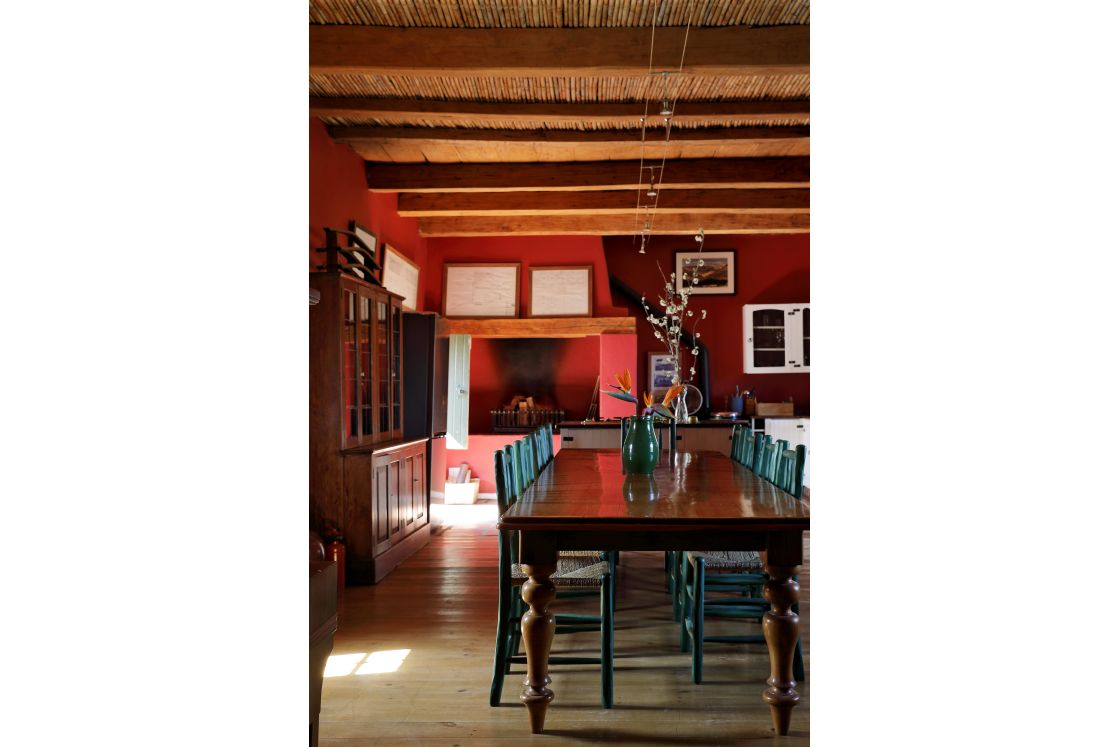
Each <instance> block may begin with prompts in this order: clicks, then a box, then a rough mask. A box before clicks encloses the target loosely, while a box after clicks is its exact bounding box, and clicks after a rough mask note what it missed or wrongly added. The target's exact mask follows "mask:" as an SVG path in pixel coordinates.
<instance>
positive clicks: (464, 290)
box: [443, 262, 521, 319]
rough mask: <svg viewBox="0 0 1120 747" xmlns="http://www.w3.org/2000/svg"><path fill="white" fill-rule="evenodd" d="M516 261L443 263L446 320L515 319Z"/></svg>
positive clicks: (518, 267) (518, 265)
mask: <svg viewBox="0 0 1120 747" xmlns="http://www.w3.org/2000/svg"><path fill="white" fill-rule="evenodd" d="M520 287H521V263H520V262H463V263H457V264H452V263H448V264H445V265H444V266H443V315H444V316H445V317H447V318H449V319H486V318H491V317H507V318H514V319H516V318H517V303H518V301H519V300H520V295H519V289H520Z"/></svg>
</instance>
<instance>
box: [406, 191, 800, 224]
mask: <svg viewBox="0 0 1120 747" xmlns="http://www.w3.org/2000/svg"><path fill="white" fill-rule="evenodd" d="M639 202H640V204H642V205H647V204H653V202H654V199H653V198H650V197H649V196H648V195H647V194H646V190H644V189H639V190H637V191H636V192H635V191H633V190H614V191H609V192H474V193H454V192H452V193H445V194H434V193H433V194H424V193H416V192H405V193H402V194H401V195H400V196H399V197H398V198H397V212H398V213H399V214H400V215H401V216H403V217H406V218H471V217H492V216H501V215H539V216H546V215H630V216H633V215H634V213H635V211H636V209H637V207H638V205H639ZM656 202H657V208H656V210H655V211H654V212H655V214H657V215H666V214H672V213H687V214H696V215H705V214H711V213H723V214H737V215H764V214H767V213H808V212H809V190H808V189H689V190H672V189H666V190H664V191H663V192H661V193H660V194H659V195H658V197H657V198H656Z"/></svg>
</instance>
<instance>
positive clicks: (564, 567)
mask: <svg viewBox="0 0 1120 747" xmlns="http://www.w3.org/2000/svg"><path fill="white" fill-rule="evenodd" d="M510 572H511V573H512V574H513V577H514V578H515V579H517V578H526V576H525V573H524V571H522V570H521V566H520V565H518V564H517V563H513V564H512V565H511V567H510ZM608 573H610V564H609V563H607V562H606V561H604V560H599V559H598V553H596V554H595V557H594V558H591V557H564V556H561V557H560V559H559V560H558V561H557V563H556V572H555V573H553V574H552V576H551V578H552V583H553V584H555V585H556V586H598V585H599V584H600V583H602V579H603V576H604V575H606V574H608Z"/></svg>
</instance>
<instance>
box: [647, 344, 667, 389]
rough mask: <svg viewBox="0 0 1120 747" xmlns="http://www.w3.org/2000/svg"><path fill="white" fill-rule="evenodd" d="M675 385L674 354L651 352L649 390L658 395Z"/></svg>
mask: <svg viewBox="0 0 1120 747" xmlns="http://www.w3.org/2000/svg"><path fill="white" fill-rule="evenodd" d="M672 385H673V356H671V355H669V354H668V353H650V354H649V390H650V392H652V393H654V394H655V395H657V394H658V393H661V394H664V392H665V391H666V390H667V389H668V388H669V387H671V386H672Z"/></svg>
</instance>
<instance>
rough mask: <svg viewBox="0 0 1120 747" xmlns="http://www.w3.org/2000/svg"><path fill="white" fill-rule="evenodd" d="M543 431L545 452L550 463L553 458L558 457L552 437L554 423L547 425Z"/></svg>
mask: <svg viewBox="0 0 1120 747" xmlns="http://www.w3.org/2000/svg"><path fill="white" fill-rule="evenodd" d="M541 430H542V431H543V432H544V451H545V454H547V455H548V461H549V462H551V461H552V458H553V457H554V456H556V453H555V451H554V450H553V447H552V437H553V435H554V431H553V430H552V423H546V424H545V425H544V427H543V428H541Z"/></svg>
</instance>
